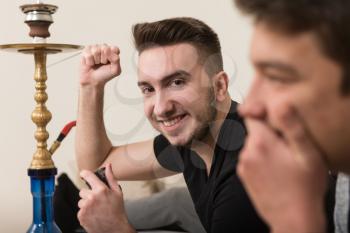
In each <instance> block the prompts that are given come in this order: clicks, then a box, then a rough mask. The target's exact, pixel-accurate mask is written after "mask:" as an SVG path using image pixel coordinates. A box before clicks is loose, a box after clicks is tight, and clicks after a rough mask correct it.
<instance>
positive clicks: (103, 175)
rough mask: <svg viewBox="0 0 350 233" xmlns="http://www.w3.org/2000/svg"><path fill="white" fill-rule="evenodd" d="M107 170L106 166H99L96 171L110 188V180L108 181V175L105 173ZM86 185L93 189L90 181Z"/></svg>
mask: <svg viewBox="0 0 350 233" xmlns="http://www.w3.org/2000/svg"><path fill="white" fill-rule="evenodd" d="M105 170H106V168H105V167H102V168H99V169H97V170H96V171H95V175H96V176H97V177H98V178H99V179H100V180H101V181H102V182H103V183H105V185H107V187H108V188H109V184H108V181H107V177H106V173H105ZM85 183H86V185H87V186H89V188H90V189H91V186H90V184H89V183H88V182H86V181H85Z"/></svg>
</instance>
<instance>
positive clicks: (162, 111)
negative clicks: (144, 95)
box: [153, 93, 174, 117]
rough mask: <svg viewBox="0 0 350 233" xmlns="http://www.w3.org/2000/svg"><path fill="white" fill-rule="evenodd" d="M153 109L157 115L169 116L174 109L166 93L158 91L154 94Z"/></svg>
mask: <svg viewBox="0 0 350 233" xmlns="http://www.w3.org/2000/svg"><path fill="white" fill-rule="evenodd" d="M153 111H154V114H155V115H156V116H157V117H167V116H170V115H171V114H172V113H173V111H174V103H173V102H172V100H171V98H170V97H169V96H168V95H167V94H166V93H159V94H158V95H157V96H156V100H155V104H154V110H153Z"/></svg>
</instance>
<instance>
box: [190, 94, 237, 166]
mask: <svg viewBox="0 0 350 233" xmlns="http://www.w3.org/2000/svg"><path fill="white" fill-rule="evenodd" d="M230 107H231V99H230V98H226V99H225V100H224V101H223V102H221V103H218V104H217V106H216V108H217V114H216V117H215V119H214V120H213V122H212V123H211V125H210V126H209V132H208V133H207V135H206V136H205V137H204V138H203V139H202V140H197V141H193V142H192V144H191V150H193V151H195V152H196V153H197V154H198V155H199V156H200V157H201V158H202V159H203V160H204V162H205V163H206V165H207V168H210V166H211V161H212V158H213V152H214V149H215V145H216V141H217V138H218V136H219V133H220V129H221V126H222V124H223V122H224V120H225V118H226V116H227V114H228V112H229V110H230Z"/></svg>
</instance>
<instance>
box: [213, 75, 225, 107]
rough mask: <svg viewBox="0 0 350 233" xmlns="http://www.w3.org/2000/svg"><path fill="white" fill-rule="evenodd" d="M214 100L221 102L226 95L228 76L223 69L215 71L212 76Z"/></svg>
mask: <svg viewBox="0 0 350 233" xmlns="http://www.w3.org/2000/svg"><path fill="white" fill-rule="evenodd" d="M213 85H214V89H215V96H216V100H217V101H219V102H222V101H224V100H225V98H226V97H227V92H228V90H227V89H228V76H227V74H226V73H225V72H224V71H221V72H219V73H217V74H216V75H215V76H214V77H213Z"/></svg>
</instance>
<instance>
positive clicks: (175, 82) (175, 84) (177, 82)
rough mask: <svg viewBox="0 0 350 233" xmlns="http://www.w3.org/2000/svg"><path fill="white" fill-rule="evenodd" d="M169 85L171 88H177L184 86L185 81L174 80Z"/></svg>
mask: <svg viewBox="0 0 350 233" xmlns="http://www.w3.org/2000/svg"><path fill="white" fill-rule="evenodd" d="M170 84H171V86H176V87H178V86H182V85H184V84H185V81H184V80H182V79H174V80H173V81H172V82H171V83H170Z"/></svg>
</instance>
